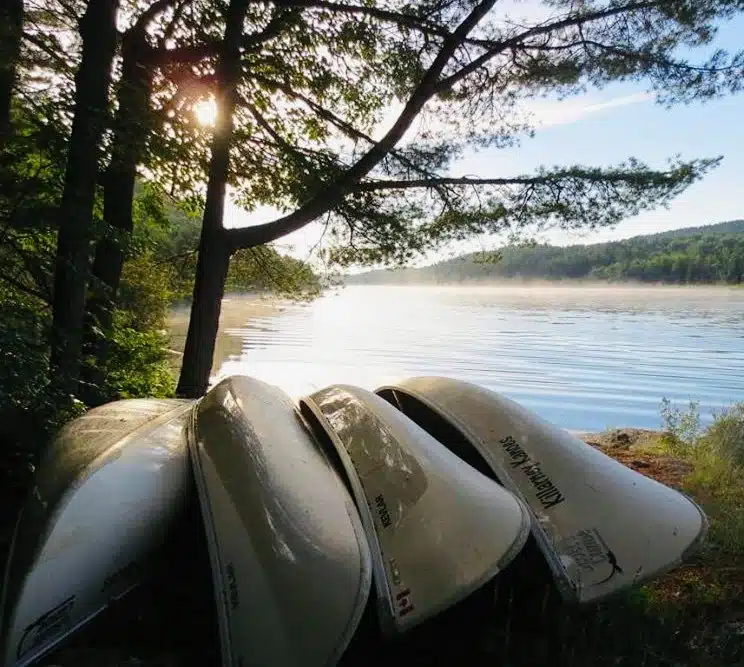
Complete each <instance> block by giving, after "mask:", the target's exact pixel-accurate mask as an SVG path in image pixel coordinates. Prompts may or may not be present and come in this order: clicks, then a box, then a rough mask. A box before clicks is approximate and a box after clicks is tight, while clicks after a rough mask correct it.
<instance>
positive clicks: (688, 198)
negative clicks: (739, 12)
mask: <svg viewBox="0 0 744 667" xmlns="http://www.w3.org/2000/svg"><path fill="white" fill-rule="evenodd" d="M717 44H718V45H720V46H722V47H723V48H728V49H731V50H738V49H742V48H744V17H742V18H741V19H737V20H736V21H735V22H733V23H731V24H729V25H727V26H725V27H724V28H723V29H722V30H721V33H720V35H719V40H718V41H717ZM529 111H530V112H531V113H532V114H533V122H534V123H535V127H536V134H535V136H534V137H533V138H526V139H524V140H523V141H522V142H521V144H520V145H519V146H517V147H514V148H509V149H501V150H497V149H486V150H483V151H480V152H478V153H469V154H467V155H466V156H464V157H463V159H462V160H460V161H459V162H457V163H456V164H455V165H453V168H452V169H451V170H450V174H451V175H453V176H466V175H467V176H476V177H499V176H514V175H518V174H525V173H531V172H533V171H534V170H535V168H537V167H539V166H541V165H542V166H554V165H566V164H582V165H593V166H610V165H613V164H617V163H619V162H622V161H624V160H626V159H627V158H629V157H636V158H638V159H640V160H642V161H644V162H646V163H648V164H650V165H651V166H652V167H659V168H663V167H664V165H665V163H666V160H667V159H668V158H671V157H673V156H675V155H677V154H679V155H680V156H681V157H682V158H684V159H693V158H704V157H715V156H719V155H722V156H723V161H722V163H721V164H720V165H719V166H718V167H717V168H716V169H714V170H713V171H712V172H709V173H708V174H707V175H706V176H705V177H704V178H703V179H702V180H701V181H699V182H698V183H696V184H694V185H693V186H691V187H690V188H689V189H688V190H686V191H685V192H684V193H683V194H682V195H681V196H679V197H678V198H676V199H675V200H674V201H673V202H672V204H671V205H670V207H669V208H668V209H663V208H662V209H657V210H654V211H651V212H646V213H642V214H641V215H638V216H636V217H633V218H628V219H626V220H624V221H622V222H621V223H619V224H618V225H617V226H616V227H614V228H612V229H605V230H601V231H598V232H594V233H584V234H577V233H564V232H551V233H547V234H543V235H541V236H540V237H538V238H539V239H540V240H544V241H547V242H550V243H554V244H558V245H567V244H571V243H597V242H602V241H610V240H617V239H623V238H628V237H630V236H635V235H638V234H650V233H655V232H660V231H666V230H670V229H678V228H682V227H690V226H697V225H703V224H709V223H716V222H723V221H726V220H733V219H739V218H744V94H738V95H734V96H727V97H724V98H722V99H719V100H714V101H710V102H706V103H695V104H691V105H678V106H675V107H673V108H671V109H667V108H665V107H663V106H661V105H659V104H657V103H656V102H655V100H654V98H653V96H652V95H650V94H648V92H647V90H646V87H645V86H644V85H643V84H642V83H639V84H618V85H613V86H610V87H608V88H606V89H604V90H602V91H596V90H595V91H590V92H588V93H587V94H583V95H580V96H576V97H571V98H568V99H566V100H563V101H558V100H537V101H535V102H533V103H531V104H530V106H529ZM274 217H275V215H274V212H273V211H272V210H270V209H262V210H259V211H257V212H255V213H253V214H251V215H249V214H247V213H245V212H244V211H242V210H240V209H238V208H237V207H236V206H234V205H232V204H230V203H229V204H228V206H227V209H226V221H225V222H226V225H228V226H243V225H246V224H255V223H256V222H263V221H267V220H271V219H273V218H274ZM318 236H319V229H318V228H317V227H316V226H313V225H310V226H308V227H306V228H304V229H303V230H300V231H299V232H296V233H294V234H291V235H290V236H288V237H285V238H284V239H282V240H281V241H280V242H279V243H278V247H279V248H280V250H282V251H284V252H288V253H290V254H292V255H294V256H296V257H299V258H302V259H305V258H307V257H308V254H309V252H310V248H312V246H313V245H314V244H315V243H316V242H317V240H318ZM492 245H494V240H493V239H483V238H481V239H476V240H473V241H470V242H467V243H464V244H460V245H459V246H456V247H453V248H450V249H449V253H447V254H451V253H453V252H458V253H459V252H469V251H472V250H477V249H484V248H487V247H490V246H492ZM440 257H441V256H432V257H429V258H427V259H428V261H436V260H437V259H439V258H440Z"/></svg>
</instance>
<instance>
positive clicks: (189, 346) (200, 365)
mask: <svg viewBox="0 0 744 667" xmlns="http://www.w3.org/2000/svg"><path fill="white" fill-rule="evenodd" d="M247 7H248V0H230V5H229V6H228V8H227V13H226V16H225V37H224V39H223V42H222V46H221V49H220V57H219V62H218V69H217V81H218V89H217V92H218V94H217V106H218V118H217V124H216V126H215V130H214V138H213V139H212V160H211V163H210V166H209V181H208V183H207V198H206V202H205V204H204V219H203V221H202V231H201V240H200V242H199V260H198V263H197V268H196V280H195V283H194V295H193V303H192V305H191V317H190V318H189V331H188V334H187V335H186V347H185V348H184V352H183V365H182V366H181V376H180V378H179V379H178V388H177V389H176V393H177V395H178V396H180V397H183V398H198V397H199V396H202V395H203V394H204V393H205V392H206V391H207V387H208V385H209V373H210V371H211V370H212V356H213V355H214V346H215V341H216V338H217V328H218V327H219V321H220V308H221V304H222V296H223V294H224V291H225V280H226V279H227V269H228V266H229V264H230V252H231V249H230V246H229V243H228V238H227V234H226V233H225V228H224V226H223V224H222V218H223V214H224V208H225V193H226V186H227V177H228V170H229V166H230V144H231V142H232V133H233V111H234V109H235V97H236V92H237V86H238V81H239V79H240V69H241V65H240V42H241V38H242V36H243V21H244V19H245V14H246V9H247Z"/></svg>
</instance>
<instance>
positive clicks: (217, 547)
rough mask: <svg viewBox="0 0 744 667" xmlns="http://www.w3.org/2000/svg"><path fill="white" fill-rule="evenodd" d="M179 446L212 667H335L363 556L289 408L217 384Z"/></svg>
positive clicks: (352, 618) (340, 492)
mask: <svg viewBox="0 0 744 667" xmlns="http://www.w3.org/2000/svg"><path fill="white" fill-rule="evenodd" d="M189 446H190V449H191V453H192V462H193V465H194V470H195V473H196V480H197V489H198V493H199V498H200V502H201V506H202V515H203V517H204V522H205V528H206V533H207V542H208V546H209V551H210V559H211V565H212V575H213V580H214V588H215V595H216V602H217V612H218V620H219V625H220V639H221V646H222V656H223V662H222V665H223V667H248V666H255V667H300V666H302V667H316V666H317V667H321V666H326V665H334V664H336V662H337V661H338V659H339V658H340V657H341V655H342V653H343V652H344V650H345V649H346V647H347V645H348V643H349V641H350V640H351V638H352V636H353V634H354V631H355V630H356V628H357V625H358V623H359V621H360V620H361V617H362V613H363V612H364V609H365V607H366V604H367V599H368V596H369V591H370V588H371V578H372V569H371V560H370V553H369V546H368V545H367V541H366V539H365V536H364V530H363V528H362V526H361V523H360V520H359V516H358V514H357V512H356V509H355V507H354V501H353V499H352V498H351V495H350V494H349V492H348V491H347V489H346V487H345V486H344V484H343V482H342V479H341V477H340V476H339V474H338V473H337V472H336V471H335V470H334V468H333V467H332V465H331V464H330V462H329V460H328V459H327V458H326V456H325V455H324V453H323V451H322V450H321V448H320V447H319V446H318V444H317V443H316V442H315V441H314V440H313V439H312V436H311V435H310V433H309V432H308V431H307V430H306V429H305V428H304V426H303V424H302V421H301V419H300V417H299V415H298V414H297V412H296V411H295V408H294V405H293V403H292V401H291V399H290V398H289V397H288V396H287V395H286V394H284V393H283V392H282V391H280V390H279V389H278V388H276V387H274V386H271V385H268V384H265V383H264V382H261V381H259V380H255V379H253V378H249V377H241V376H234V377H230V378H227V379H225V380H223V381H222V382H220V383H219V384H217V385H216V386H215V387H214V388H213V389H211V390H210V391H209V392H208V393H207V395H206V396H205V397H204V399H202V401H201V403H200V404H199V406H198V408H197V409H196V410H195V411H194V422H193V424H192V426H191V433H190V438H189Z"/></svg>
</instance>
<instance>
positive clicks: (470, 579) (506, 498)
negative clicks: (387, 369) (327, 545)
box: [300, 385, 529, 635]
mask: <svg viewBox="0 0 744 667" xmlns="http://www.w3.org/2000/svg"><path fill="white" fill-rule="evenodd" d="M300 406H301V410H302V411H303V414H304V415H305V417H306V419H307V420H308V422H309V423H312V424H314V427H315V428H318V429H322V431H323V432H324V433H325V434H327V435H328V437H329V438H330V440H331V442H332V443H333V445H334V447H335V448H336V451H337V453H338V455H339V457H340V459H341V462H342V464H343V466H344V468H345V470H346V473H347V476H348V479H349V481H350V485H351V488H352V490H353V492H354V495H355V498H356V501H357V508H358V509H359V512H360V514H361V517H362V522H363V523H364V526H365V529H366V531H367V539H368V540H369V542H370V546H371V548H372V558H373V568H374V571H375V585H376V588H377V601H378V615H379V618H380V625H381V628H382V630H383V632H384V633H386V634H388V635H396V634H400V633H403V632H405V631H407V630H409V629H410V628H412V627H414V626H415V625H418V624H420V623H422V622H423V621H425V620H427V619H428V618H430V617H432V616H434V615H436V614H438V613H439V612H441V611H444V610H445V609H447V608H448V607H450V606H452V605H454V604H455V603H457V602H459V601H460V600H462V599H463V598H465V597H466V596H468V595H469V594H470V593H472V592H473V591H475V590H476V589H477V588H479V587H480V586H482V585H483V584H485V583H486V582H487V581H488V580H490V579H491V578H492V577H494V576H495V575H496V574H497V573H498V572H499V571H500V570H501V569H502V568H503V567H505V565H506V564H508V563H509V562H510V561H511V560H512V559H513V558H514V557H515V556H516V555H517V554H518V553H519V551H520V549H521V548H522V546H523V545H524V542H525V540H526V538H527V536H528V534H529V515H528V513H527V509H526V507H525V506H524V505H523V504H522V503H521V502H520V501H519V500H518V499H517V498H515V497H514V496H513V495H512V494H511V493H509V492H508V491H506V490H505V489H503V488H502V487H500V486H499V485H498V484H496V483H494V482H493V481H492V480H490V479H488V478H487V477H485V476H484V475H482V474H480V473H479V472H477V471H476V470H474V469H473V468H471V467H470V466H468V465H467V464H465V463H464V462H463V461H462V460H460V459H459V458H458V457H456V456H454V455H453V454H452V453H451V452H449V451H448V450H447V449H446V448H444V447H443V446H442V445H441V444H440V443H438V442H436V441H435V440H434V439H433V438H431V436H429V435H428V434H427V433H426V432H425V431H423V429H421V428H419V427H418V426H417V425H416V424H414V423H413V422H412V421H411V420H409V419H407V418H406V417H405V416H404V415H402V414H401V413H399V412H398V411H397V410H395V409H394V408H393V407H391V406H390V405H389V404H388V403H386V402H385V401H383V400H382V399H381V398H379V397H377V396H375V395H374V394H372V393H371V392H369V391H366V390H364V389H360V388H358V387H352V386H348V385H333V386H331V387H328V388H326V389H323V390H321V391H318V392H316V393H314V394H312V395H311V396H307V397H305V398H303V399H302V400H301V401H300Z"/></svg>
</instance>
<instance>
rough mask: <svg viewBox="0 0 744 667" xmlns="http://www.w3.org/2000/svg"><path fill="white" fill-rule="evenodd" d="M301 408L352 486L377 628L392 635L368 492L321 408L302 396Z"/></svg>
mask: <svg viewBox="0 0 744 667" xmlns="http://www.w3.org/2000/svg"><path fill="white" fill-rule="evenodd" d="M303 408H305V409H307V410H309V411H310V413H311V414H312V416H313V417H314V418H315V419H316V420H317V422H318V426H319V427H320V428H322V429H323V430H324V432H325V433H326V434H327V435H328V438H329V439H330V441H331V443H332V444H333V446H334V447H335V449H336V452H337V454H338V456H339V458H340V460H341V463H342V465H343V467H344V471H345V473H346V478H347V480H348V482H349V485H350V486H351V490H352V495H353V497H354V502H355V504H356V507H357V510H358V512H359V516H360V518H361V520H362V525H363V526H364V531H365V533H366V538H367V542H368V543H369V546H370V551H371V552H372V570H373V573H374V576H373V580H374V583H375V589H376V591H377V596H376V597H377V608H378V612H379V613H378V619H379V621H380V629H381V630H382V633H383V634H384V635H385V636H390V637H392V636H395V635H397V634H399V633H398V631H397V629H396V627H395V623H394V621H393V619H394V617H395V614H394V611H393V609H394V607H393V602H392V592H391V590H390V587H389V586H388V580H387V573H386V572H385V567H384V565H383V561H382V558H384V554H383V550H382V545H381V544H380V541H379V539H378V536H377V530H376V528H375V523H374V519H373V518H372V512H371V510H370V509H369V505H368V504H367V494H366V492H365V490H364V485H363V483H362V480H361V479H360V478H359V474H358V473H357V470H356V468H355V467H354V463H353V462H352V460H351V457H350V456H349V453H348V451H347V450H346V447H344V445H343V443H342V442H341V440H340V439H339V437H338V434H337V433H336V431H335V429H334V428H333V427H332V426H331V424H330V423H329V422H328V420H327V419H326V417H325V415H324V414H323V412H322V410H321V409H320V407H319V406H318V405H317V404H316V403H315V401H314V400H313V399H312V398H311V397H309V396H307V397H303V398H301V399H300V401H299V411H300V414H301V415H302V414H303ZM303 419H304V421H306V422H307V421H308V420H307V419H306V418H305V417H304V415H303ZM308 426H309V427H310V428H311V429H312V428H313V427H312V425H311V424H308ZM313 432H314V429H313Z"/></svg>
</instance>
